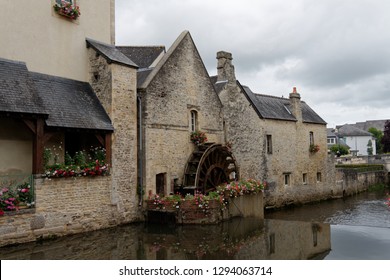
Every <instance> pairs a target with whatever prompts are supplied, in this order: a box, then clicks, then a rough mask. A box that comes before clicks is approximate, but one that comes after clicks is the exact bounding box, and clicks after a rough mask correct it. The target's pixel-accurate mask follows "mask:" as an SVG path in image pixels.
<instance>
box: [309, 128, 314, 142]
mask: <svg viewBox="0 0 390 280" xmlns="http://www.w3.org/2000/svg"><path fill="white" fill-rule="evenodd" d="M310 145H314V133H313V131H310Z"/></svg>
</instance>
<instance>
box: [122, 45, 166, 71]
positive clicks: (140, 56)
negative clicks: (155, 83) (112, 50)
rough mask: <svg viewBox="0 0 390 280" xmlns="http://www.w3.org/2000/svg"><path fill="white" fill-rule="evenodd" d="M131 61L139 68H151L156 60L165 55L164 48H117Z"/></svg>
mask: <svg viewBox="0 0 390 280" xmlns="http://www.w3.org/2000/svg"><path fill="white" fill-rule="evenodd" d="M116 48H117V49H118V50H119V51H121V52H122V53H123V54H124V55H125V56H127V57H128V58H129V59H131V61H134V63H136V64H137V65H138V66H139V68H149V67H151V66H152V64H153V63H154V62H155V60H156V59H157V58H158V57H159V56H160V55H161V54H162V53H165V47H164V46H149V47H132V46H128V47H126V46H119V47H116Z"/></svg>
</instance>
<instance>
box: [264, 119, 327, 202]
mask: <svg viewBox="0 0 390 280" xmlns="http://www.w3.org/2000/svg"><path fill="white" fill-rule="evenodd" d="M264 126H265V133H266V134H267V135H271V136H272V153H267V154H266V156H265V157H266V167H267V170H268V174H267V183H268V188H267V189H266V203H265V204H266V205H267V206H268V207H280V206H282V205H285V204H292V203H304V202H307V201H310V200H319V199H321V198H322V199H326V198H328V197H329V196H331V189H332V186H333V185H334V177H332V174H333V173H332V169H334V163H333V162H332V161H331V160H330V159H329V158H328V156H327V150H326V128H325V126H324V125H318V124H308V123H302V122H290V121H276V120H267V121H265V124H264ZM310 132H313V135H314V143H315V144H317V145H319V147H320V150H319V151H318V152H316V153H311V152H310V151H309V146H310V137H309V135H310ZM285 176H289V182H288V183H287V184H286V182H285ZM304 177H305V179H304Z"/></svg>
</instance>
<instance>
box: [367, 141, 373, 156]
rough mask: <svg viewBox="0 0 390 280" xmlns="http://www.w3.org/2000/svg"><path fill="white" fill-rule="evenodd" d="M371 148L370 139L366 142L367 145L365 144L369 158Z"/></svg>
mask: <svg viewBox="0 0 390 280" xmlns="http://www.w3.org/2000/svg"><path fill="white" fill-rule="evenodd" d="M373 150H374V149H373V147H372V141H371V139H370V140H368V143H367V154H368V155H369V156H372V152H373Z"/></svg>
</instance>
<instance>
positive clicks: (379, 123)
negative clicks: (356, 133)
mask: <svg viewBox="0 0 390 280" xmlns="http://www.w3.org/2000/svg"><path fill="white" fill-rule="evenodd" d="M386 121H388V120H369V121H365V122H357V123H355V124H353V125H354V126H356V127H357V128H360V129H362V130H364V131H368V130H369V129H370V128H371V127H373V128H376V129H377V130H380V131H382V132H383V131H384V129H385V123H386Z"/></svg>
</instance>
